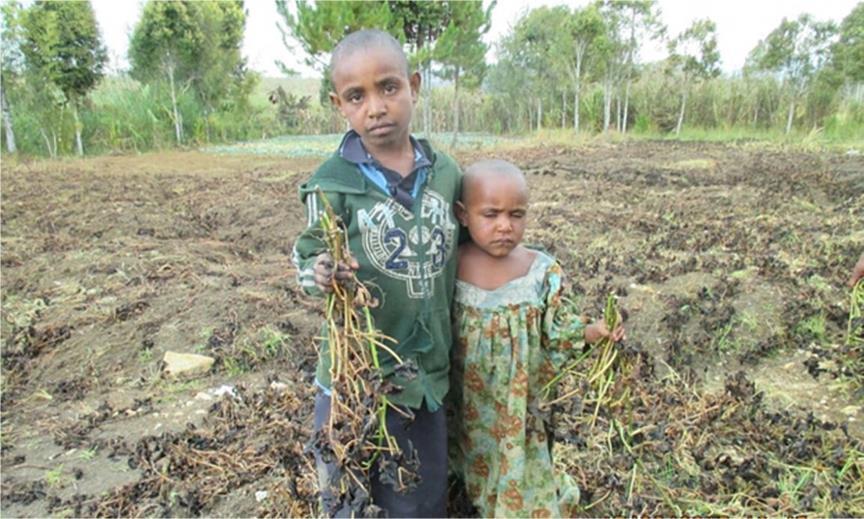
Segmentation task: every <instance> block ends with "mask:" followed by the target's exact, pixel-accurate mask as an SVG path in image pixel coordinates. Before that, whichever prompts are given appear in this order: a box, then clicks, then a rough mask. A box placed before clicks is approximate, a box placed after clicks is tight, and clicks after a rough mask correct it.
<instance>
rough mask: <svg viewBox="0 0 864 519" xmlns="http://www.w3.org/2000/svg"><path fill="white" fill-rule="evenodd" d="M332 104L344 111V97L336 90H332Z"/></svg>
mask: <svg viewBox="0 0 864 519" xmlns="http://www.w3.org/2000/svg"><path fill="white" fill-rule="evenodd" d="M330 104H332V105H333V106H334V107H335V108H336V109H337V110H339V112H342V98H341V97H339V96H338V95H337V94H336V92H330ZM343 115H344V114H343Z"/></svg>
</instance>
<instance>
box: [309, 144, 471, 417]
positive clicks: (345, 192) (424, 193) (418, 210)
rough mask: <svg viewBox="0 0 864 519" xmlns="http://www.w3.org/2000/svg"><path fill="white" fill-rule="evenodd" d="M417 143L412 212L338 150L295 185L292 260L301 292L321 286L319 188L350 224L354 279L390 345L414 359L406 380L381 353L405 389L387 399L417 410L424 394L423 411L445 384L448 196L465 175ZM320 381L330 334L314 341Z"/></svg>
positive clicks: (326, 380) (450, 264) (454, 231)
mask: <svg viewBox="0 0 864 519" xmlns="http://www.w3.org/2000/svg"><path fill="white" fill-rule="evenodd" d="M417 142H418V143H419V145H420V146H421V147H422V149H423V151H424V152H425V156H426V157H427V158H428V159H429V160H430V161H431V163H432V165H431V166H429V167H428V169H427V174H426V175H425V177H426V180H425V182H424V183H423V185H421V186H420V188H419V191H418V192H417V196H416V197H415V199H414V203H413V204H412V209H410V210H409V209H407V208H406V207H405V206H403V205H402V204H400V203H398V202H397V201H396V199H394V198H393V197H392V196H390V195H389V194H387V193H385V192H384V191H383V190H382V189H381V188H379V187H377V186H376V185H374V184H373V183H372V182H371V181H369V179H367V178H366V176H365V175H364V174H363V173H362V172H361V171H360V169H359V167H358V166H357V165H356V164H354V163H352V162H350V161H348V160H346V159H344V158H342V157H341V156H340V155H339V153H338V152H337V153H335V154H334V155H333V156H332V157H330V158H329V159H328V160H327V161H325V162H324V163H323V164H322V165H321V166H320V167H319V168H318V170H316V171H315V173H314V174H313V175H312V177H311V178H310V179H309V181H308V182H306V183H305V184H303V185H302V186H300V198H301V200H302V201H303V203H304V204H306V209H307V217H308V220H309V226H308V227H307V228H306V230H305V231H304V232H303V233H302V234H300V236H299V237H298V238H297V240H296V242H295V244H294V264H295V266H296V268H297V276H298V281H299V283H300V285H301V286H302V287H303V290H304V291H305V292H306V293H307V294H312V295H319V294H321V291H320V290H318V288H317V287H316V286H315V282H314V273H313V270H312V268H313V263H314V261H315V258H316V256H318V255H319V254H320V253H322V252H324V251H325V250H326V247H325V245H324V242H323V240H322V236H323V234H322V231H321V227H320V223H319V222H318V218H319V216H320V214H321V211H323V207H324V205H323V203H322V202H321V201H320V200H319V195H318V194H317V193H318V189H320V190H321V192H322V193H323V194H324V196H326V197H327V201H328V202H329V203H330V205H331V206H332V207H333V210H334V212H335V213H336V214H337V215H338V216H340V217H341V219H342V222H343V224H344V225H345V227H346V229H347V238H348V246H349V248H350V250H351V253H352V255H353V256H354V257H355V258H356V260H357V262H358V263H359V264H360V269H359V271H358V272H357V277H358V279H359V280H360V281H361V282H363V283H364V284H365V285H366V286H367V287H368V288H369V289H370V291H371V292H372V296H373V297H375V298H377V299H378V301H379V305H378V307H377V308H374V309H372V310H371V312H372V317H373V318H374V320H375V326H376V327H377V328H378V329H379V330H380V331H381V332H382V333H383V334H384V335H385V336H388V337H391V338H393V339H394V340H395V341H396V343H395V348H394V351H395V352H396V353H397V354H398V355H399V356H400V357H402V358H403V360H407V359H411V360H413V361H414V362H415V364H416V365H417V367H418V368H419V373H418V375H417V377H416V378H414V379H413V380H411V381H406V380H404V379H402V378H401V377H399V376H398V375H396V374H395V373H394V372H393V368H394V364H395V361H394V359H393V357H392V356H391V355H388V354H386V353H384V354H383V355H382V357H383V359H381V365H382V369H383V371H384V376H385V377H386V378H388V380H391V381H392V382H393V383H394V384H396V385H398V386H402V387H403V388H404V389H403V390H402V391H400V392H399V393H397V394H394V395H391V398H390V400H391V401H392V402H393V403H395V404H399V405H405V406H408V407H413V408H419V407H420V406H421V405H422V403H423V400H424V398H425V400H426V406H427V407H428V409H429V410H430V411H435V410H436V409H438V408H439V407H440V406H441V403H442V401H443V399H444V396H445V395H446V394H447V390H448V384H449V382H448V375H449V370H450V348H451V344H452V324H451V321H450V308H451V303H452V302H453V294H454V289H455V278H456V249H457V246H458V243H459V225H458V222H457V221H456V219H455V215H454V212H453V204H455V202H456V201H457V200H458V199H459V195H460V192H461V183H462V177H461V173H460V171H459V167H458V166H457V165H456V163H455V161H453V159H452V158H450V157H448V156H447V155H444V154H441V153H436V152H434V151H433V150H432V148H431V147H430V146H429V143H428V142H426V141H423V140H420V141H417ZM324 332H325V333H323V334H322V336H323V337H326V335H327V334H326V330H324ZM388 345H390V344H388ZM316 379H317V382H318V383H319V384H320V385H321V386H323V387H324V388H325V389H327V388H329V387H330V357H329V350H328V346H327V344H326V341H324V343H323V344H322V345H321V348H320V349H319V358H318V369H317V372H316Z"/></svg>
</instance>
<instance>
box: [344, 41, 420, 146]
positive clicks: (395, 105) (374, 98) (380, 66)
mask: <svg viewBox="0 0 864 519" xmlns="http://www.w3.org/2000/svg"><path fill="white" fill-rule="evenodd" d="M404 63H405V62H404V61H403V60H402V59H400V57H399V56H396V52H395V51H393V50H392V49H387V48H385V47H370V48H368V49H359V50H356V51H354V52H352V53H350V54H348V55H347V56H344V57H343V58H342V59H341V60H339V62H338V63H337V64H336V68H335V69H334V70H333V87H334V90H335V92H331V93H330V100H331V101H332V102H333V104H334V105H335V106H336V107H337V108H338V109H339V111H340V112H341V113H342V115H343V116H344V117H345V118H346V119H348V122H349V124H351V128H352V129H353V130H354V131H356V132H357V133H358V134H360V137H361V138H362V139H363V143H364V144H365V145H366V146H367V148H371V149H370V150H369V151H372V152H374V151H375V150H384V149H394V148H397V147H398V146H402V145H404V144H405V143H406V142H408V134H409V132H410V126H411V116H412V115H413V112H414V104H415V103H416V102H417V93H418V91H419V89H420V75H419V74H417V73H414V74H412V75H411V76H410V77H409V76H408V75H407V72H406V70H405V67H404Z"/></svg>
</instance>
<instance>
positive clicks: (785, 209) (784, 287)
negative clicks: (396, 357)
mask: <svg viewBox="0 0 864 519" xmlns="http://www.w3.org/2000/svg"><path fill="white" fill-rule="evenodd" d="M507 154H509V156H507V158H509V159H511V160H513V161H515V162H516V163H517V164H519V165H520V166H521V167H522V168H523V169H524V170H525V171H526V173H527V174H528V180H529V186H530V189H531V196H532V209H531V218H532V223H531V224H530V226H529V228H530V232H529V235H528V238H527V239H528V241H529V242H532V243H536V244H539V245H541V246H543V247H545V248H546V249H547V250H549V251H550V252H552V253H553V254H555V255H556V256H557V257H558V258H559V259H560V260H561V261H562V263H563V265H564V269H565V272H567V274H568V276H569V278H570V280H571V282H572V292H573V295H574V297H575V298H576V300H577V301H579V304H580V306H581V308H582V309H584V310H585V311H586V312H588V313H590V314H592V315H593V316H595V317H596V316H599V315H600V314H601V312H602V309H603V306H604V304H605V302H606V296H607V294H609V293H615V294H616V295H617V297H618V302H619V305H620V308H621V309H622V313H623V314H626V319H625V324H626V326H627V334H628V337H629V339H628V343H627V344H626V346H625V348H626V349H625V350H623V351H622V352H621V353H619V354H622V355H623V354H626V355H628V358H629V359H630V362H631V364H632V365H631V369H629V370H626V371H625V370H621V371H618V372H616V375H615V380H614V384H613V386H612V387H613V388H614V391H612V392H613V393H615V394H616V395H621V394H625V393H623V392H622V393H618V391H619V390H622V391H623V390H626V394H627V398H626V399H623V400H622V399H620V398H618V399H615V400H614V402H618V401H619V400H620V402H619V404H620V405H615V406H606V407H603V406H601V407H599V408H598V407H597V406H596V401H595V405H591V404H592V402H591V398H592V397H591V393H590V392H586V391H582V390H580V388H579V386H578V384H579V382H578V381H573V382H569V383H566V384H565V385H564V386H563V387H561V388H560V389H559V394H565V393H566V392H568V391H572V390H574V389H575V390H576V391H575V395H574V397H573V398H571V399H564V400H562V401H560V402H558V403H557V406H558V407H557V409H556V416H557V424H556V438H557V446H556V454H557V461H558V463H559V464H560V466H561V467H562V468H563V469H565V470H567V471H568V472H570V473H571V474H572V475H573V476H574V477H575V478H576V479H577V481H578V482H579V483H580V486H581V488H582V494H581V495H582V505H583V512H584V514H585V515H591V516H597V515H630V514H633V515H635V514H656V515H688V514H694V515H695V514H699V515H777V516H779V515H793V514H796V515H797V514H811V515H826V516H827V515H844V516H860V515H864V502H862V497H861V496H862V495H864V488H862V487H861V481H864V473H862V472H864V454H862V452H864V448H862V437H864V428H862V423H864V411H862V409H861V402H862V398H864V395H862V393H861V387H862V383H861V380H862V371H861V358H862V357H861V348H860V341H858V342H855V341H856V340H857V339H856V337H857V338H859V339H860V337H861V336H860V329H861V328H860V327H857V326H858V325H859V324H860V315H859V316H858V317H856V316H854V315H853V317H852V318H851V319H850V310H851V309H853V307H854V301H859V303H858V305H859V306H858V308H860V307H861V304H860V299H852V300H850V294H849V292H848V290H847V289H846V287H845V286H844V282H845V279H847V277H848V271H849V269H850V268H851V266H852V265H853V264H854V262H855V260H856V259H857V257H858V256H859V255H860V253H861V251H862V250H864V223H862V222H864V185H862V184H861V182H860V179H861V178H862V176H864V163H862V162H864V161H862V159H861V158H860V157H851V156H850V157H847V156H841V155H829V154H822V155H819V154H809V153H799V152H794V151H782V150H771V149H765V148H758V147H750V146H748V145H739V146H726V145H709V144H699V143H692V144H681V143H651V142H642V143H630V144H620V145H614V146H608V147H603V146H597V147H594V148H585V149H567V148H538V149H520V150H514V151H510V152H506V153H505V155H507ZM458 158H459V159H460V160H461V161H462V162H468V161H470V160H472V159H473V158H475V157H469V156H462V157H458ZM314 162H315V161H311V160H306V161H305V162H302V163H299V162H291V161H289V160H282V159H278V160H276V159H260V158H258V159H245V158H244V159H243V160H235V159H233V158H232V159H231V160H223V158H221V157H216V156H206V155H201V154H191V153H190V154H179V155H178V154H171V155H170V156H160V155H148V156H143V157H100V158H94V159H88V160H85V161H64V162H62V163H44V164H42V163H29V164H22V165H19V166H17V167H14V168H7V167H6V166H5V165H4V169H3V188H2V237H0V246H2V258H0V264H2V270H3V272H2V274H3V276H2V320H0V338H2V343H3V344H2V351H3V358H2V414H0V418H2V428H3V436H2V442H0V454H2V460H0V461H2V467H3V468H2V472H3V478H2V493H0V497H2V502H0V505H2V515H3V516H28V517H37V516H46V515H54V516H68V515H73V516H87V515H99V516H151V517H152V516H166V515H168V516H195V515H206V516H252V515H259V516H260V515H269V516H313V515H316V514H319V513H320V511H319V510H318V508H317V507H318V504H317V498H316V492H317V488H316V486H317V479H316V477H315V475H314V470H313V462H312V459H311V456H309V455H308V454H304V447H305V445H306V444H307V443H308V442H309V440H310V436H311V414H312V400H313V389H312V385H311V381H312V376H313V370H314V363H315V354H314V348H313V343H314V338H315V337H316V336H317V335H318V327H319V324H320V322H321V321H322V319H323V318H324V317H325V315H324V311H323V309H322V305H321V302H320V301H315V300H309V299H307V298H305V297H303V296H302V295H301V294H300V293H299V290H298V289H297V288H296V287H295V285H294V282H293V279H292V278H293V275H294V273H293V272H292V271H291V270H290V268H289V264H290V252H291V241H292V239H293V237H294V236H295V235H296V234H297V233H298V232H299V231H300V228H301V226H302V225H303V223H304V216H303V214H304V213H303V208H302V206H301V205H300V204H299V202H298V201H297V197H296V192H297V187H298V185H299V183H300V182H302V181H303V179H305V177H306V176H307V175H308V173H309V171H310V170H311V168H312V167H313V166H314ZM859 294H860V292H859ZM859 297H860V296H859ZM855 330H858V331H857V332H856V331H855ZM169 350H170V351H180V352H188V353H202V354H206V355H211V356H213V357H215V358H216V359H217V362H216V364H215V367H214V371H213V372H212V373H211V374H210V375H209V376H208V377H206V378H205V379H203V380H193V381H182V380H170V379H164V378H163V377H162V375H161V369H160V361H161V358H162V356H163V355H164V353H165V352H166V351H169ZM607 376H608V374H607ZM223 384H230V385H231V386H232V387H233V388H234V390H233V391H231V392H230V393H229V394H226V395H224V396H221V397H218V398H213V397H208V396H207V395H208V394H209V393H208V391H210V389H211V388H214V387H218V386H221V385H223ZM568 384H569V385H568ZM202 394H204V396H203V397H201V398H199V396H201V395H202ZM208 398H209V399H208ZM595 413H596V418H595ZM259 499H260V501H259Z"/></svg>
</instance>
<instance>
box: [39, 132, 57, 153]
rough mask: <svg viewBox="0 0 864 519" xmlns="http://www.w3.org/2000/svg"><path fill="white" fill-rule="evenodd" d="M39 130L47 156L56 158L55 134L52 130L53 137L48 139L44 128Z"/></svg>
mask: <svg viewBox="0 0 864 519" xmlns="http://www.w3.org/2000/svg"><path fill="white" fill-rule="evenodd" d="M39 132H40V133H41V134H42V139H43V140H44V141H45V148H47V149H48V156H49V157H51V158H52V159H54V158H57V134H56V133H54V132H53V131H52V132H51V136H52V137H53V139H49V138H48V133H47V132H46V131H45V129H44V128H39ZM52 140H53V146H52Z"/></svg>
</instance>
